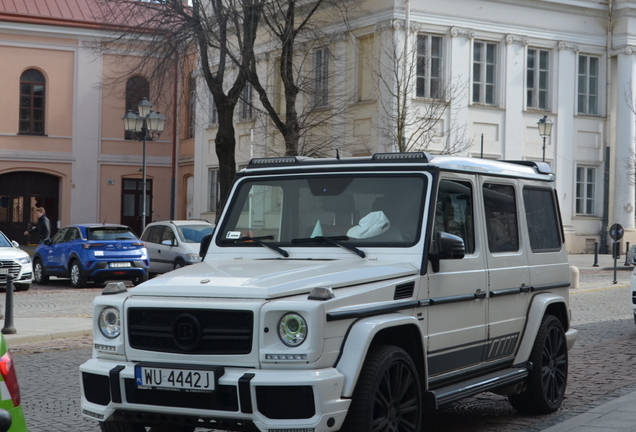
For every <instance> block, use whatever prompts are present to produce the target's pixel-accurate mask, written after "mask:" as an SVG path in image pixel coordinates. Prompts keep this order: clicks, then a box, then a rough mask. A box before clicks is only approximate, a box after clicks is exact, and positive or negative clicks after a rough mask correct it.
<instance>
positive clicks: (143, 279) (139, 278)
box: [132, 273, 148, 286]
mask: <svg viewBox="0 0 636 432" xmlns="http://www.w3.org/2000/svg"><path fill="white" fill-rule="evenodd" d="M147 280H148V273H144V274H143V275H141V276H137V277H136V278H134V279H133V280H132V283H133V285H134V286H137V285H139V284H140V283H144V282H146V281H147Z"/></svg>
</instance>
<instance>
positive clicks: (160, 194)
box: [0, 0, 193, 244]
mask: <svg viewBox="0 0 636 432" xmlns="http://www.w3.org/2000/svg"><path fill="white" fill-rule="evenodd" d="M13 5H15V9H14V10H10V9H8V6H6V5H5V6H4V9H3V8H2V7H0V58H2V60H3V61H2V62H1V64H0V82H2V83H3V84H2V90H0V100H1V101H2V103H0V230H2V231H3V232H5V234H7V235H8V236H9V237H10V238H11V239H12V240H17V241H18V242H19V243H21V244H26V243H27V242H29V243H34V242H37V239H36V238H35V237H34V236H33V237H30V238H28V239H27V238H26V237H24V236H23V235H22V232H23V231H24V230H25V229H26V228H27V227H30V226H31V224H32V223H34V222H35V220H36V217H35V216H34V214H33V209H34V208H35V207H36V206H43V207H45V209H46V212H47V215H48V217H49V219H50V220H51V225H52V228H53V231H54V232H55V231H56V230H57V229H59V228H60V227H62V226H65V225H67V224H72V223H91V222H106V223H123V224H126V225H129V226H131V227H133V229H135V231H136V232H137V234H138V235H141V232H140V227H141V210H140V209H141V202H142V201H141V197H142V171H143V143H142V142H141V141H137V140H134V139H130V137H127V136H126V135H125V131H124V127H123V122H122V120H121V118H122V117H123V115H124V114H125V113H126V108H127V106H130V105H131V104H132V105H133V106H135V105H136V103H137V102H138V101H133V100H132V99H133V98H135V97H136V96H140V95H144V96H147V97H148V98H149V100H151V101H153V100H159V99H160V98H159V92H162V91H170V92H171V93H172V89H160V88H153V86H152V83H151V82H150V83H149V82H148V81H147V80H146V78H145V77H143V76H137V77H134V79H133V81H127V80H118V81H116V82H115V83H112V82H110V81H108V80H107V77H115V76H117V74H119V73H121V64H122V63H121V62H122V58H121V56H118V55H117V54H101V53H98V52H96V51H95V50H94V49H93V46H94V44H95V42H97V41H99V40H101V39H102V38H106V37H108V35H109V34H108V33H107V32H105V31H103V30H102V29H101V27H100V24H99V23H98V22H96V20H95V19H94V17H92V15H91V14H90V11H91V3H90V2H88V1H80V2H77V3H74V5H75V6H71V7H69V6H68V5H67V4H66V2H58V1H51V0H46V1H44V0H39V1H38V2H36V3H34V4H31V3H29V4H27V3H25V2H20V1H16V2H14V3H13ZM73 7H75V9H73ZM127 60H128V59H126V58H123V61H124V62H126V61H127ZM136 60H137V59H134V58H131V59H130V61H132V62H134V61H136ZM175 81H176V79H175ZM131 83H132V84H131ZM139 83H142V84H143V85H142V86H141V87H142V90H143V91H142V92H141V93H140V92H139ZM105 84H108V85H105ZM131 85H132V87H133V89H137V91H136V92H135V91H131V90H130V88H131ZM175 85H177V83H176V82H175ZM144 86H145V87H144ZM154 110H155V111H160V112H162V114H164V115H165V117H166V118H167V122H166V129H165V130H164V132H163V133H162V134H161V136H160V137H159V139H158V140H156V141H149V142H147V145H146V175H147V204H148V211H147V218H146V220H147V223H148V222H150V221H152V220H156V219H168V218H183V217H184V216H185V213H186V203H185V198H183V197H182V195H183V194H182V193H181V189H180V187H181V186H182V182H183V179H184V178H185V177H188V176H191V175H192V172H193V168H192V162H191V161H192V157H191V155H188V154H183V153H182V150H181V149H180V148H179V141H180V137H179V134H178V133H174V131H175V128H176V129H177V132H178V129H180V128H179V123H180V122H179V121H178V120H179V117H178V116H179V109H178V107H176V105H175V106H161V105H159V106H155V107H154ZM175 111H176V113H175ZM185 148H186V149H187V148H191V146H190V147H188V146H187V145H186V146H185ZM180 159H183V160H185V162H183V163H180V162H179V160H180ZM188 159H189V161H190V162H188ZM173 204H174V205H173Z"/></svg>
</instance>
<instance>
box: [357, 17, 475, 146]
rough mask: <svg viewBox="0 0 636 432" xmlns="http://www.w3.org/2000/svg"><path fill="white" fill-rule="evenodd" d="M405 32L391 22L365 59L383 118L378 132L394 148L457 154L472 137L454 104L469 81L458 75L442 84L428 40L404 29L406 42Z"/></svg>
mask: <svg viewBox="0 0 636 432" xmlns="http://www.w3.org/2000/svg"><path fill="white" fill-rule="evenodd" d="M404 34H405V32H404V31H403V30H399V29H397V30H396V29H395V28H394V26H391V28H390V30H388V31H384V32H382V33H381V34H380V43H379V44H378V45H379V47H378V49H377V50H376V51H374V52H372V53H370V55H368V56H367V58H366V63H367V66H368V67H369V68H370V69H371V74H372V76H373V82H374V87H375V92H376V95H377V99H378V101H379V110H380V116H381V117H382V119H383V122H379V124H378V135H379V137H380V138H382V139H384V140H385V141H386V142H388V143H391V145H392V146H393V148H394V149H395V150H397V151H399V152H409V151H431V150H432V151H434V152H435V153H439V154H458V153H461V152H463V151H465V150H466V149H467V148H469V147H470V146H471V145H472V142H473V139H472V137H468V136H467V131H468V130H467V125H465V124H460V122H458V121H457V110H456V109H454V108H453V105H454V104H453V102H456V101H457V100H459V99H460V98H462V97H464V96H465V93H466V89H467V87H468V82H467V81H463V80H462V79H461V77H456V78H455V79H454V80H449V81H448V82H444V80H443V78H442V74H441V62H440V61H438V60H439V59H437V58H435V56H434V53H432V52H431V51H434V50H435V47H434V44H431V41H430V39H426V38H423V39H420V38H419V37H413V35H412V34H410V33H407V34H408V38H409V39H408V40H407V41H406V42H407V43H405V40H404V37H403V36H404ZM399 36H402V38H401V39H400V38H399Z"/></svg>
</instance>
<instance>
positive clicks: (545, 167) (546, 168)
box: [504, 160, 552, 174]
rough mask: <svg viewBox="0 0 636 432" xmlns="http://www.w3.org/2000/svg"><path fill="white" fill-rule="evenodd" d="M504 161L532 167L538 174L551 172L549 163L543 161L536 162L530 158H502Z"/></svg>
mask: <svg viewBox="0 0 636 432" xmlns="http://www.w3.org/2000/svg"><path fill="white" fill-rule="evenodd" d="M504 162H508V163H511V164H517V165H524V166H528V167H531V168H534V169H535V170H536V171H537V172H538V173H539V174H552V167H551V166H550V164H547V163H545V162H536V161H531V160H504Z"/></svg>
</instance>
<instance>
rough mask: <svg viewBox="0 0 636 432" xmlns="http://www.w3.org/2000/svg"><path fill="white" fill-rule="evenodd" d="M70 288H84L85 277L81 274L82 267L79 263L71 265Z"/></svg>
mask: <svg viewBox="0 0 636 432" xmlns="http://www.w3.org/2000/svg"><path fill="white" fill-rule="evenodd" d="M70 273H71V286H72V287H73V288H84V287H85V286H86V276H84V275H83V274H82V267H81V266H80V264H79V262H77V261H73V262H72V263H71V271H70Z"/></svg>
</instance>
